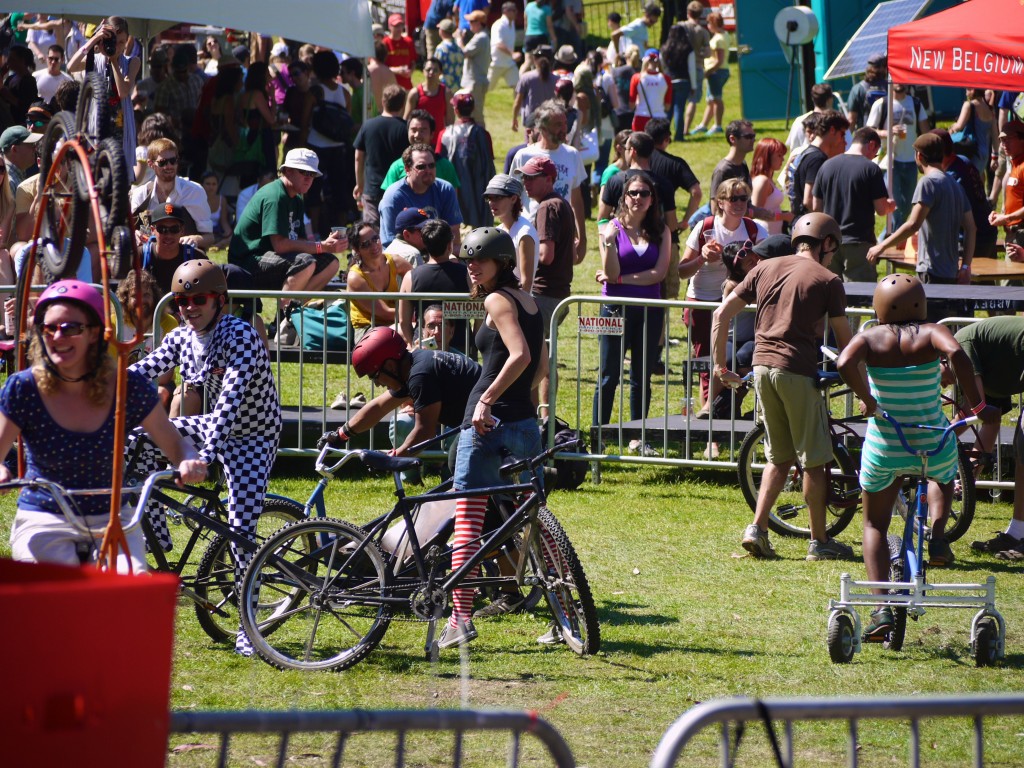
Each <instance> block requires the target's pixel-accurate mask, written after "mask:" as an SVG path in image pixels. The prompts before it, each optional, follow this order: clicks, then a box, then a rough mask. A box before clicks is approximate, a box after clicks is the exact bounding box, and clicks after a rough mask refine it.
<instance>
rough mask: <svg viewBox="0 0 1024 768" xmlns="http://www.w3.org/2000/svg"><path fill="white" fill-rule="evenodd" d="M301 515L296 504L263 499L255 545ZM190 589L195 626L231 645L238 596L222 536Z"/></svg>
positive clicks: (268, 607) (210, 548) (284, 603)
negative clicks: (196, 597)
mask: <svg viewBox="0 0 1024 768" xmlns="http://www.w3.org/2000/svg"><path fill="white" fill-rule="evenodd" d="M303 513H304V509H303V506H302V505H301V504H299V502H297V501H292V500H291V499H280V498H273V499H267V500H266V503H265V504H264V505H263V512H262V513H261V514H260V516H259V519H258V520H257V521H256V541H257V543H258V544H259V543H262V542H264V541H266V539H267V537H268V536H270V535H271V534H273V533H275V532H276V531H278V530H280V529H281V528H282V527H284V526H285V525H288V524H289V523H294V522H296V521H298V520H303V519H305V515H304V514H303ZM192 589H193V591H194V592H195V593H196V595H197V596H198V597H199V602H197V603H195V604H194V607H195V611H196V618H197V619H199V626H201V627H202V628H203V631H204V632H206V634H207V635H209V636H210V638H211V639H212V640H214V641H215V642H218V643H223V642H227V641H229V640H230V641H231V642H234V639H235V635H236V634H238V626H239V617H238V593H237V591H236V589H235V558H234V557H233V556H232V554H231V546H230V541H229V540H228V538H227V537H226V536H215V537H214V539H213V541H211V542H210V545H209V546H208V547H207V548H206V551H205V552H204V553H203V557H202V560H200V561H199V568H198V569H197V570H196V577H195V584H194V585H193V587H192ZM291 607H293V606H292V605H290V604H288V603H287V601H279V602H278V604H276V605H265V606H264V605H261V606H260V608H261V609H263V610H267V611H270V612H273V611H274V610H282V609H287V608H291ZM267 631H272V630H270V629H268V630H267Z"/></svg>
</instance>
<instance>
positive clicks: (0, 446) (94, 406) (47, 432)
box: [0, 280, 206, 572]
mask: <svg viewBox="0 0 1024 768" xmlns="http://www.w3.org/2000/svg"><path fill="white" fill-rule="evenodd" d="M106 348H107V345H106V342H105V341H104V340H103V297H102V296H100V293H99V291H97V290H96V289H95V288H93V287H92V286H91V285H88V284H87V283H82V282H79V281H78V280H61V281H60V282H57V283H54V284H53V285H51V286H50V287H49V288H47V289H46V290H45V291H43V293H42V295H41V296H40V297H39V301H38V302H36V306H35V310H34V313H33V327H32V333H31V340H30V342H29V362H30V364H31V367H30V368H28V369H26V370H24V371H19V372H18V373H15V374H13V375H12V376H11V377H10V378H8V379H7V383H6V384H5V385H4V388H3V391H2V392H0V451H2V455H4V456H6V455H7V452H8V451H9V450H10V448H11V445H12V444H13V442H14V440H15V439H18V440H20V441H21V442H22V444H23V445H24V447H25V462H26V471H25V478H26V479H32V478H45V479H46V480H51V481H54V482H57V483H60V484H61V485H63V486H64V487H65V488H69V489H76V490H77V489H86V488H100V489H104V488H105V489H109V488H110V477H111V470H112V467H113V462H114V455H113V450H114V385H115V363H114V359H113V358H112V357H110V356H109V355H108V354H107V351H106ZM126 403H127V406H126V410H125V414H124V417H125V424H126V427H127V428H128V429H134V428H135V427H137V426H140V425H141V426H142V427H143V429H145V430H146V432H148V433H149V435H150V436H151V438H152V439H153V440H154V441H155V442H156V444H157V445H158V446H160V449H161V450H162V451H163V452H164V454H165V455H166V456H167V457H168V458H169V459H170V461H171V463H172V464H173V465H175V466H176V467H177V468H178V470H179V471H180V472H181V475H182V480H183V481H184V482H200V481H202V480H203V479H204V478H205V477H206V464H205V463H204V462H203V461H200V460H199V459H198V457H197V455H196V451H195V450H194V449H193V448H192V446H191V445H189V444H188V442H187V441H185V440H183V439H182V438H181V436H180V435H179V434H178V433H177V432H176V431H175V430H174V427H173V426H171V423H170V422H169V421H168V420H167V415H166V413H165V411H164V409H163V408H162V407H161V405H160V401H159V399H158V397H157V392H156V389H154V388H153V385H152V384H150V382H149V381H147V380H146V378H145V377H144V376H140V375H139V374H137V373H133V372H129V374H128V397H127V399H126ZM117 460H118V461H120V460H121V457H120V456H119V457H117ZM10 479H11V472H10V470H8V468H7V467H6V466H4V465H0V482H8V481H10ZM75 501H76V503H77V505H78V512H79V513H80V515H81V516H82V517H83V519H84V521H85V523H86V524H87V525H88V526H89V527H90V528H92V529H94V530H95V531H96V533H95V535H93V536H89V535H86V534H83V533H81V532H79V531H78V529H76V528H75V527H73V526H72V525H71V523H69V522H68V521H67V520H65V519H64V516H63V514H62V513H61V511H60V508H59V507H58V506H57V503H56V502H55V501H54V499H53V498H51V497H50V496H49V494H47V493H45V492H41V491H37V490H30V489H24V490H22V491H21V494H20V496H19V498H18V511H17V513H16V515H15V518H14V525H13V527H12V529H11V554H12V556H13V558H14V559H15V560H21V561H26V562H46V563H60V564H63V565H78V564H79V563H80V559H79V556H78V547H79V545H96V544H98V543H99V541H100V539H101V538H102V536H103V529H104V526H105V525H106V523H107V521H108V520H109V513H110V499H109V497H107V496H103V495H97V496H80V497H78V498H76V499H75ZM127 542H128V548H129V551H130V553H131V567H132V570H133V571H135V572H142V571H145V570H146V550H145V544H144V542H143V539H142V531H141V529H139V528H137V529H135V530H134V531H131V532H129V533H128V534H127ZM118 570H122V571H125V570H127V559H126V558H125V557H124V556H123V555H122V556H120V557H119V558H118Z"/></svg>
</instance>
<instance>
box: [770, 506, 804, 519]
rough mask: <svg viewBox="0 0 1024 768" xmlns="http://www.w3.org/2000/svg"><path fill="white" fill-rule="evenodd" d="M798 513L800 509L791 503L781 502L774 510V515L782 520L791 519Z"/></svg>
mask: <svg viewBox="0 0 1024 768" xmlns="http://www.w3.org/2000/svg"><path fill="white" fill-rule="evenodd" d="M799 513H800V510H799V509H798V508H797V507H796V506H794V505H793V504H783V505H782V506H781V507H778V508H777V509H776V510H775V516H776V517H778V518H781V519H782V520H792V519H793V518H794V517H796V516H797V515H798V514H799Z"/></svg>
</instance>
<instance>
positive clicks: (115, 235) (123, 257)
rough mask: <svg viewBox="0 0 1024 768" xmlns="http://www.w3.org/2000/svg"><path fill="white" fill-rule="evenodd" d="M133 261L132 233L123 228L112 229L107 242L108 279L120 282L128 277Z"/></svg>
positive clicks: (122, 226) (133, 245)
mask: <svg viewBox="0 0 1024 768" xmlns="http://www.w3.org/2000/svg"><path fill="white" fill-rule="evenodd" d="M134 259H135V244H134V243H133V242H132V231H131V230H130V229H129V228H128V227H126V226H124V225H121V226H118V227H114V229H113V231H112V232H111V234H110V239H109V240H108V241H107V268H108V269H109V270H110V277H111V278H112V279H114V280H122V279H124V278H125V277H127V276H128V273H129V272H130V271H131V269H132V264H133V263H134Z"/></svg>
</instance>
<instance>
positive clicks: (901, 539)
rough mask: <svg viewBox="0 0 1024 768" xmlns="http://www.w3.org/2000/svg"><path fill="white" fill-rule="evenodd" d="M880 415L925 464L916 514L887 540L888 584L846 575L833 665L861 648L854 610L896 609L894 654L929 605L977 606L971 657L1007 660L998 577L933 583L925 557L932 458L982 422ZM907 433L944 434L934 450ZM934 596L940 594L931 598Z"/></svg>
mask: <svg viewBox="0 0 1024 768" xmlns="http://www.w3.org/2000/svg"><path fill="white" fill-rule="evenodd" d="M878 417H879V418H882V419H885V420H886V421H887V422H888V423H889V424H890V425H892V427H893V429H894V430H895V432H896V436H897V437H898V438H899V442H900V444H901V446H902V447H903V450H905V451H906V452H907V453H908V454H910V455H911V456H915V457H917V458H918V459H919V460H920V466H921V469H920V472H918V473H917V477H916V479H915V483H914V496H913V499H914V502H915V503H914V509H913V514H908V515H907V516H906V518H905V520H904V523H903V535H902V536H897V535H895V534H890V535H889V536H888V545H889V554H890V565H889V581H887V582H873V581H853V580H852V579H851V578H850V574H848V573H844V574H843V575H842V578H841V580H840V598H839V600H829V619H828V635H827V644H828V649H829V656H830V657H831V659H832V661H833V662H836V663H839V664H842V663H847V662H849V661H851V660H852V659H853V655H854V654H855V653H857V652H858V651H860V650H861V645H862V642H863V641H862V637H861V624H860V617H859V616H858V614H857V611H856V610H855V608H856V607H858V606H866V605H868V606H889V607H891V608H892V609H893V618H894V622H893V627H892V630H891V631H890V632H888V633H887V634H886V635H885V637H884V638H883V639H882V644H883V647H885V648H886V649H889V650H894V651H898V650H900V649H901V648H902V647H903V641H904V639H905V637H906V630H907V617H910V618H912V619H914V620H917V619H918V618H919V617H921V616H922V615H924V613H925V610H926V606H929V607H939V608H977V609H978V611H977V613H976V614H975V616H974V618H973V620H972V621H971V641H970V647H971V653H972V655H973V657H974V661H975V664H977V666H979V667H981V666H988V665H991V664H993V663H994V662H995V661H996V660H997V659H1001V658H1003V656H1004V654H1005V648H1006V623H1005V621H1004V620H1003V617H1002V615H1001V614H1000V613H999V611H998V610H996V605H995V599H996V596H995V577H994V576H989V577H988V579H987V580H986V582H985V583H984V584H929V583H928V582H927V581H926V562H927V561H926V559H925V555H924V546H925V540H926V538H927V523H928V460H929V459H930V458H932V457H934V456H936V455H938V454H939V452H941V451H942V450H943V448H944V447H945V445H946V443H947V441H948V440H950V439H954V440H955V439H956V436H955V435H956V432H957V431H958V430H961V429H963V428H964V427H967V426H970V425H971V424H975V423H977V422H978V421H979V419H978V417H977V416H970V417H968V418H965V419H960V420H958V421H956V422H954V423H952V424H949V425H948V426H934V425H927V424H901V423H900V422H898V421H896V419H894V418H893V417H892V416H890V415H889V414H888V413H886V412H885V411H882V412H881V413H880V414H879V415H878ZM908 429H914V430H921V431H931V432H939V433H941V435H940V438H939V441H938V444H937V445H936V446H935V447H934V448H932V449H930V450H929V449H926V448H915V447H913V446H911V445H910V442H909V441H908V440H907V437H906V430H908ZM857 588H865V589H868V590H870V589H883V590H886V591H887V594H882V595H876V594H872V593H871V592H870V591H869V592H866V593H865V592H856V591H855V590H856V589H857ZM935 592H938V593H941V594H932V593H935ZM958 593H959V594H958Z"/></svg>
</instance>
